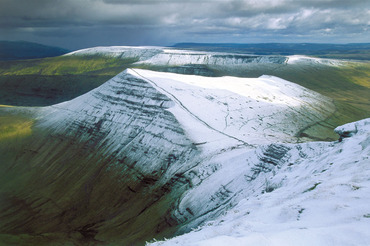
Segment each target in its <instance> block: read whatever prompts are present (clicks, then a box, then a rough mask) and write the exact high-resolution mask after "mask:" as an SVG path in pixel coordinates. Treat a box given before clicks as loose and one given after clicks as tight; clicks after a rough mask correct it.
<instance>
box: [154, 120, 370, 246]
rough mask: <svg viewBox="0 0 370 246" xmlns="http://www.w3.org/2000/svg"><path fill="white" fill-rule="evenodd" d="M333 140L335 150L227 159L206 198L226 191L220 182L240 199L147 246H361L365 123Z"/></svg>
mask: <svg viewBox="0 0 370 246" xmlns="http://www.w3.org/2000/svg"><path fill="white" fill-rule="evenodd" d="M336 132H337V133H338V134H339V135H340V141H337V142H312V143H304V144H295V145H292V144H280V145H277V144H271V145H267V146H260V147H258V148H257V149H256V150H253V151H250V152H244V153H240V155H239V156H238V155H233V157H232V163H230V164H229V165H225V167H224V168H221V169H220V170H219V174H218V175H217V174H214V175H212V177H211V178H210V179H209V180H207V182H209V185H208V187H207V189H206V190H207V192H208V188H209V187H211V184H212V185H214V184H216V183H218V184H220V183H223V184H227V181H228V180H225V174H228V176H231V177H227V178H229V179H233V180H234V182H237V183H238V185H237V186H235V187H237V188H238V189H239V190H240V192H241V193H242V195H240V197H243V199H241V200H240V201H239V202H238V204H237V205H236V206H235V207H232V208H231V209H229V210H227V211H223V213H222V214H221V213H220V215H219V216H218V217H217V218H215V219H214V220H211V221H207V222H206V223H205V224H203V226H201V227H199V228H197V229H194V230H193V231H192V232H190V233H188V234H185V235H182V236H179V237H176V238H173V239H170V240H168V241H165V242H156V243H152V244H149V245H153V246H154V245H163V246H165V245H194V246H195V245H202V246H206V245H212V246H215V245H226V244H230V243H232V244H234V245H368V243H369V240H370V236H369V233H368V232H369V230H370V223H369V218H370V210H369V206H368V204H369V202H370V196H369V194H370V181H369V175H370V168H369V159H370V119H365V120H362V121H359V122H355V123H350V124H347V125H344V126H341V127H338V128H336ZM225 155H228V154H225ZM235 180H237V181H235ZM204 186H206V185H204ZM226 190H227V192H228V191H229V190H230V188H228V189H226ZM199 193H200V191H198V194H199ZM189 196H193V197H192V198H193V199H198V197H197V193H196V192H194V193H193V194H189Z"/></svg>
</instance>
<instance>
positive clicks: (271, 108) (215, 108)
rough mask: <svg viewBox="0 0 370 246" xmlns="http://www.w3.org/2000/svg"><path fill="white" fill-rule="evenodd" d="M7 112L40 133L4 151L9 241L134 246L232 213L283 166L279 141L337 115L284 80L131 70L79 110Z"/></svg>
mask: <svg viewBox="0 0 370 246" xmlns="http://www.w3.org/2000/svg"><path fill="white" fill-rule="evenodd" d="M230 59H234V58H233V57H232V58H230ZM246 59H249V58H246ZM5 111H8V113H12V114H15V113H17V112H18V113H19V112H23V113H25V112H27V115H29V116H28V117H29V118H31V119H32V120H33V121H34V125H33V127H32V134H31V135H30V136H28V137H25V139H23V140H22V142H21V144H17V145H16V146H15V145H7V146H5V147H4V146H2V148H0V151H1V153H0V154H1V156H2V157H3V160H4V163H5V164H3V166H2V170H3V172H2V179H1V180H2V184H1V186H2V187H4V189H3V190H2V192H1V198H2V201H3V202H2V204H1V206H2V207H1V210H0V211H1V218H2V219H1V221H0V228H2V231H1V233H3V234H7V235H18V234H27V235H28V236H27V238H26V239H25V240H26V242H28V243H30V242H31V243H32V242H37V241H39V242H49V243H50V242H55V243H66V242H72V243H76V244H89V243H90V244H91V243H96V244H99V243H106V242H109V243H121V244H122V243H123V244H128V245H130V244H143V243H144V241H145V240H150V239H151V238H153V237H162V236H167V237H168V236H171V235H174V234H178V233H183V232H188V231H189V230H190V229H191V228H192V227H194V226H197V225H199V224H200V223H202V222H204V221H206V220H208V219H210V218H214V217H215V216H217V215H219V214H221V213H222V212H223V211H225V209H226V208H229V207H231V206H234V205H235V204H236V203H237V202H238V201H239V200H240V199H241V194H244V191H243V190H244V188H245V186H247V185H248V184H249V183H250V182H252V181H253V180H255V179H257V177H258V176H259V174H260V173H265V172H272V171H274V170H276V169H278V168H280V167H281V166H282V164H283V163H286V159H287V158H289V156H290V154H289V153H290V149H291V148H292V147H291V146H290V145H282V144H272V143H274V142H276V140H277V139H279V141H280V142H282V143H288V142H296V141H298V140H299V139H298V137H297V136H296V135H297V133H299V131H300V130H301V129H302V128H305V127H307V126H310V125H311V124H314V123H317V122H319V121H321V120H322V119H324V118H326V117H327V116H328V115H330V114H331V113H332V112H333V111H334V106H333V105H332V102H331V100H329V99H328V98H325V97H323V96H321V95H319V94H317V93H314V92H312V91H309V90H307V89H304V88H303V87H300V86H297V85H294V84H292V83H290V82H288V81H285V80H281V79H279V78H276V77H269V76H265V77H261V78H258V79H238V78H232V77H224V78H202V77H200V76H185V75H176V74H168V73H160V72H152V71H146V70H139V69H129V70H126V71H124V72H122V73H121V74H119V75H117V76H116V77H114V78H112V79H111V80H109V81H108V82H107V83H105V84H104V85H102V86H100V87H98V88H96V89H94V90H93V91H91V92H89V93H87V94H85V95H82V96H80V97H78V98H75V99H73V100H71V101H68V102H64V103H61V104H57V105H54V106H50V107H44V108H23V109H21V108H15V109H11V108H10V109H4V110H3V111H2V112H5ZM259 145H262V146H261V147H257V146H259ZM241 159H243V160H245V161H240V160H241ZM241 184H243V185H241ZM9 190H11V192H9ZM266 192H267V190H266ZM7 240H11V239H9V238H7ZM27 240H28V241H27Z"/></svg>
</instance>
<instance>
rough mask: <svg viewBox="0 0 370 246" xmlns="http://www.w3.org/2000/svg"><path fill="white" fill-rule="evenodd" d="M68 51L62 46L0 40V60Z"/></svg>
mask: <svg viewBox="0 0 370 246" xmlns="http://www.w3.org/2000/svg"><path fill="white" fill-rule="evenodd" d="M68 52H69V51H68V50H66V49H63V48H59V47H53V46H47V45H42V44H37V43H31V42H25V41H0V60H1V61H11V60H24V59H35V58H44V57H53V56H60V55H63V54H66V53H68Z"/></svg>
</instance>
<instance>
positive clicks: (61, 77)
mask: <svg viewBox="0 0 370 246" xmlns="http://www.w3.org/2000/svg"><path fill="white" fill-rule="evenodd" d="M135 61H136V60H134V59H114V58H106V57H98V56H81V57H79V56H60V57H54V58H44V59H33V60H21V61H7V62H5V61H2V62H0V88H1V90H0V105H1V104H3V105H15V106H46V105H52V104H56V103H59V102H63V101H66V100H70V99H72V98H75V97H77V96H79V95H81V94H83V93H86V92H88V91H90V90H92V89H94V88H96V87H97V86H99V85H101V84H102V83H104V82H106V81H107V80H108V79H110V78H112V77H114V76H115V75H117V74H118V73H119V72H121V71H123V70H124V69H126V68H127V67H128V66H129V65H131V64H132V63H133V62H135Z"/></svg>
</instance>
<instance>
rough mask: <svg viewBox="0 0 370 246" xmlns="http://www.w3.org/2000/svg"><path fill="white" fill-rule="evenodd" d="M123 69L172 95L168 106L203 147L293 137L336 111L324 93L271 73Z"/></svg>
mask: <svg viewBox="0 0 370 246" xmlns="http://www.w3.org/2000/svg"><path fill="white" fill-rule="evenodd" d="M127 73H129V74H131V75H133V76H138V77H139V78H142V79H144V80H146V81H148V83H150V84H151V85H153V86H154V87H155V88H156V89H157V90H158V91H161V92H162V93H164V94H165V95H166V96H168V97H169V98H171V99H172V100H173V101H174V102H175V103H176V106H175V107H173V108H170V109H169V110H170V111H171V112H172V113H173V114H174V115H175V116H176V118H177V120H178V121H179V122H180V123H181V124H182V125H183V127H184V129H186V132H187V134H189V136H190V137H191V138H192V139H193V140H194V141H195V142H201V143H204V145H202V146H205V145H219V143H220V142H223V143H224V144H226V143H227V142H229V141H231V144H234V143H235V141H237V142H239V144H250V145H256V144H266V143H271V142H276V141H277V142H296V141H297V138H296V135H297V133H298V132H299V131H300V130H302V129H304V128H305V127H308V126H310V125H312V124H315V122H317V120H318V119H324V118H326V117H327V116H328V115H330V114H331V113H333V112H334V110H335V107H334V105H333V103H332V101H331V100H330V99H329V98H326V97H324V96H322V95H320V94H318V93H316V92H313V91H311V90H308V89H306V88H304V87H302V86H299V85H297V84H294V83H291V82H289V81H286V80H283V79H280V78H277V77H273V76H261V77H260V78H237V77H218V78H214V77H202V76H196V75H179V74H173V73H164V72H153V71H149V70H141V69H129V70H128V71H127ZM205 143H207V144H205Z"/></svg>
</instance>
